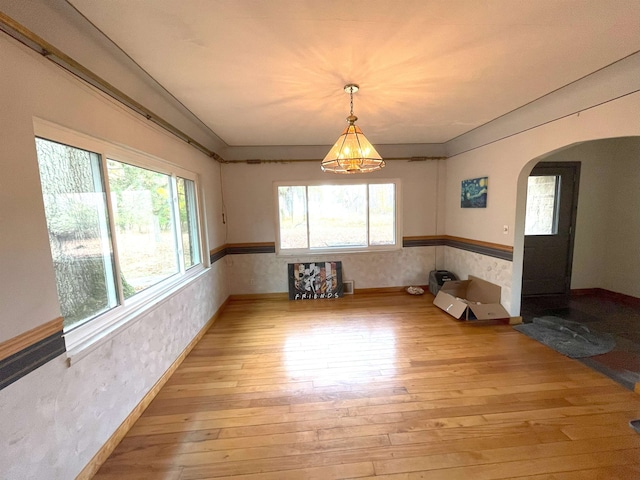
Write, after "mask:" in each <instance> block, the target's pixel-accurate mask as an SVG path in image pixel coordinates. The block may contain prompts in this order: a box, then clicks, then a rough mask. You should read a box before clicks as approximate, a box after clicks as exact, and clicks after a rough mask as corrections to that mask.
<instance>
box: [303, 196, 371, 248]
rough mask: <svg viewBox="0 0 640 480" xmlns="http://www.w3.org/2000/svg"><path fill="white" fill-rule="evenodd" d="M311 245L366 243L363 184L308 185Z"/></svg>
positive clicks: (365, 207)
mask: <svg viewBox="0 0 640 480" xmlns="http://www.w3.org/2000/svg"><path fill="white" fill-rule="evenodd" d="M308 191H309V245H310V247H311V248H330V247H356V246H357V247H365V246H367V186H366V185H315V186H309V187H308Z"/></svg>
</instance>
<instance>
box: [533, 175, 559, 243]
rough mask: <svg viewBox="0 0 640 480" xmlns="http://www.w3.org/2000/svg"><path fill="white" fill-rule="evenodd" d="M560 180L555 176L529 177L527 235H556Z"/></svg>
mask: <svg viewBox="0 0 640 480" xmlns="http://www.w3.org/2000/svg"><path fill="white" fill-rule="evenodd" d="M559 181H560V178H559V177H557V176H555V175H545V176H533V177H529V180H528V186H527V213H526V220H525V227H524V234H525V235H555V234H556V233H558V231H557V228H558V226H557V221H556V218H557V215H556V210H557V208H556V204H557V194H558V191H559V186H560V185H559Z"/></svg>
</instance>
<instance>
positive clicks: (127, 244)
mask: <svg viewBox="0 0 640 480" xmlns="http://www.w3.org/2000/svg"><path fill="white" fill-rule="evenodd" d="M99 150H100V149H99V148H96V151H91V150H90V149H84V148H78V147H75V146H71V145H67V144H63V143H58V142H56V141H52V140H48V139H45V138H36V151H37V157H38V166H39V170H40V181H41V184H42V193H43V199H44V207H45V214H46V219H47V228H48V231H49V244H50V247H51V253H52V258H53V266H54V272H55V277H56V285H57V289H58V297H59V300H60V306H61V311H62V316H63V317H64V329H65V332H69V331H72V330H74V329H76V328H78V327H80V326H83V325H84V324H87V323H88V322H89V321H90V320H93V319H96V318H97V317H100V316H104V314H106V313H108V312H118V310H124V309H126V308H127V306H129V305H135V304H137V305H140V304H143V303H144V301H145V299H146V301H147V302H148V301H149V299H150V298H151V296H152V294H153V293H157V292H158V291H160V290H162V289H163V288H164V289H166V288H167V287H168V286H173V285H175V284H177V283H180V281H181V280H183V279H184V278H185V277H186V276H187V274H188V273H189V271H190V270H192V269H193V268H194V267H196V266H200V267H202V262H201V247H200V235H199V227H198V225H199V223H198V214H197V201H196V183H195V177H193V178H186V177H188V176H189V175H186V174H185V175H182V176H181V175H179V174H176V173H175V172H172V171H171V169H170V168H169V167H167V169H166V171H161V170H162V169H157V168H151V167H149V166H147V165H139V164H134V163H133V162H130V161H129V160H128V159H127V158H110V156H107V155H106V154H102V153H98V151H99ZM91 323H93V322H91Z"/></svg>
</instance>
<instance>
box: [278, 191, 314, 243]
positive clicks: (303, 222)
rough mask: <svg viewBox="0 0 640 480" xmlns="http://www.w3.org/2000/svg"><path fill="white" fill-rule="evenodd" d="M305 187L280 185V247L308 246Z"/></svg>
mask: <svg viewBox="0 0 640 480" xmlns="http://www.w3.org/2000/svg"><path fill="white" fill-rule="evenodd" d="M306 190H307V189H306V188H305V187H290V186H286V187H278V214H279V217H280V248H283V249H284V248H307V247H308V246H309V242H308V240H307V193H306Z"/></svg>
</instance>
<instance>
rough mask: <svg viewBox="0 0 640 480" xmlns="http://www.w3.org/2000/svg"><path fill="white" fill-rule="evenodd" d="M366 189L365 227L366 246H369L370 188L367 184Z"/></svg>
mask: <svg viewBox="0 0 640 480" xmlns="http://www.w3.org/2000/svg"><path fill="white" fill-rule="evenodd" d="M366 190H367V195H366V197H365V198H366V199H367V205H366V208H367V219H366V225H365V228H366V229H367V247H370V246H371V240H370V238H369V215H370V213H371V210H370V208H369V190H371V188H370V187H369V185H367V186H366Z"/></svg>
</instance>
